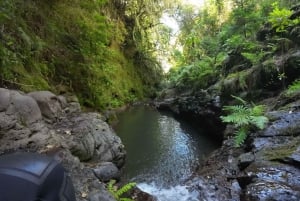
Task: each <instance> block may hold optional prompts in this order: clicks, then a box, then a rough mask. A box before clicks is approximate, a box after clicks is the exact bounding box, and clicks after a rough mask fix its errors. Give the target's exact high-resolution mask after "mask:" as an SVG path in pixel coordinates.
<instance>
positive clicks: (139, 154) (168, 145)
mask: <svg viewBox="0 0 300 201" xmlns="http://www.w3.org/2000/svg"><path fill="white" fill-rule="evenodd" d="M118 118H119V123H118V125H116V127H115V130H116V133H117V134H118V135H119V136H120V138H121V139H122V141H123V143H124V145H125V147H126V151H127V159H126V164H125V169H124V179H125V180H127V181H129V180H130V181H135V182H137V183H143V184H151V183H152V184H153V183H155V185H156V186H158V187H160V188H169V187H172V186H173V187H174V186H176V185H178V184H180V183H182V182H183V181H184V180H186V179H187V178H188V177H189V176H191V175H192V173H193V171H194V170H195V168H196V167H197V166H199V164H200V163H201V161H203V159H204V158H205V156H207V155H208V154H209V153H211V152H212V151H213V150H215V149H216V148H217V147H218V144H217V143H215V142H213V141H212V140H211V139H209V138H207V137H205V136H204V135H203V133H199V131H197V130H195V129H194V128H192V127H191V126H190V125H189V124H187V123H186V122H184V121H180V120H178V119H175V118H174V117H173V116H172V115H171V114H170V113H166V112H158V111H157V110H155V109H153V108H150V107H144V106H139V107H134V108H131V109H130V110H128V111H126V112H124V113H122V114H120V115H119V116H118Z"/></svg>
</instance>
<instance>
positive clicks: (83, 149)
mask: <svg viewBox="0 0 300 201" xmlns="http://www.w3.org/2000/svg"><path fill="white" fill-rule="evenodd" d="M80 111H81V110H80V105H79V103H78V99H77V98H76V97H75V96H74V95H68V96H56V95H54V94H53V93H51V92H49V91H38V92H32V93H29V94H27V95H26V94H24V93H22V92H19V91H15V90H9V89H3V88H0V140H1V143H0V154H3V153H6V152H12V151H16V150H18V151H31V152H39V153H45V154H47V155H51V156H53V157H55V158H57V159H58V160H60V161H61V163H62V164H63V165H64V166H65V167H66V169H67V170H68V171H69V174H70V175H71V177H72V179H73V183H74V186H75V190H76V200H77V201H86V200H87V199H90V200H91V201H92V200H94V201H97V200H107V201H115V199H114V198H113V197H112V196H111V195H110V194H109V192H107V190H106V189H105V188H104V185H103V184H102V183H100V182H99V180H98V178H97V177H96V176H95V174H94V173H93V171H92V169H91V168H90V167H91V166H89V167H88V166H87V165H86V164H84V163H82V162H81V161H85V162H88V161H89V160H91V159H92V160H93V162H92V164H93V165H95V164H96V166H97V164H98V163H100V162H113V163H114V164H115V165H116V166H118V167H121V166H122V165H123V163H124V160H125V159H124V158H125V151H124V145H123V144H122V142H121V140H120V138H119V137H118V136H116V135H115V134H114V132H113V130H112V129H111V128H110V126H109V125H108V124H107V123H106V122H104V121H103V119H104V118H103V117H102V116H101V115H100V114H98V113H81V112H80ZM114 167H115V166H114ZM115 168H116V167H115ZM115 168H112V167H107V169H106V171H107V172H109V171H114V170H115ZM117 169H118V168H117ZM113 178H115V176H113ZM94 184H95V185H94ZM99 185H100V186H99ZM100 187H101V190H100V191H99V188H100ZM102 195H103V196H104V195H105V196H104V197H103V196H102Z"/></svg>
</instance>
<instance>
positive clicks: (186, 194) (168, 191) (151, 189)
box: [137, 182, 199, 201]
mask: <svg viewBox="0 0 300 201" xmlns="http://www.w3.org/2000/svg"><path fill="white" fill-rule="evenodd" d="M137 187H138V188H139V189H141V190H142V191H144V192H146V193H149V194H151V195H153V196H155V197H156V198H157V199H158V201H174V199H175V200H178V201H198V200H199V199H198V196H199V194H198V192H196V191H190V190H189V189H188V187H187V186H181V185H177V186H173V187H170V188H159V187H158V186H157V185H156V184H155V183H154V182H152V183H150V184H147V183H139V184H137Z"/></svg>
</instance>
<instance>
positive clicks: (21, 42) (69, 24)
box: [0, 0, 170, 109]
mask: <svg viewBox="0 0 300 201" xmlns="http://www.w3.org/2000/svg"><path fill="white" fill-rule="evenodd" d="M167 2H168V1H161V2H160V6H159V7H157V5H156V3H157V2H156V1H155V0H147V1H138V0H134V1H130V2H129V1H123V0H113V1H106V0H96V1H94V0H87V1H80V0H74V1H69V0H62V1H57V0H56V1H44V0H42V1H40V0H28V1H22V0H3V1H1V2H0V39H1V40H0V82H1V83H0V84H1V86H2V87H3V86H4V87H5V86H6V87H10V88H17V89H21V90H24V91H27V92H28V91H32V90H52V91H54V92H56V93H65V92H72V93H75V94H76V95H77V96H78V97H79V99H80V101H81V103H83V104H84V105H86V106H91V107H95V108H98V109H104V108H112V107H116V106H120V105H122V104H125V103H128V102H132V101H135V100H137V99H141V98H143V97H146V96H151V95H152V94H153V93H154V91H155V87H157V85H158V83H159V81H160V80H161V75H162V71H161V68H160V66H159V63H158V62H157V61H156V58H155V54H154V53H153V51H154V46H155V45H154V39H155V35H153V34H152V35H150V33H151V30H152V29H153V27H155V26H152V25H155V24H157V23H158V22H159V18H160V16H161V13H162V10H164V9H166V8H167V7H168V6H170V4H169V3H167Z"/></svg>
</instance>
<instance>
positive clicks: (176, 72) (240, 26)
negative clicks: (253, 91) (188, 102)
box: [168, 0, 300, 97]
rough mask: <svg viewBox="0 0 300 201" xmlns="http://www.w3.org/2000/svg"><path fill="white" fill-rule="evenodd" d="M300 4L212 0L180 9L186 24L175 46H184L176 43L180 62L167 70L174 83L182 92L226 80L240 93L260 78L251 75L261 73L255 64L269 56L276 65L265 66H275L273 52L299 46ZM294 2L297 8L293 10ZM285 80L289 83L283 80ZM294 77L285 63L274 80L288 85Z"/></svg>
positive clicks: (269, 0)
mask: <svg viewBox="0 0 300 201" xmlns="http://www.w3.org/2000/svg"><path fill="white" fill-rule="evenodd" d="M296 3H297V1H293V0H291V1H283V0H278V1H276V0H263V1H261V0H251V1H250V0H242V1H241V0H222V1H215V0H208V1H206V5H205V6H204V7H203V8H202V9H200V10H199V11H197V10H195V9H194V8H192V7H183V8H181V9H180V10H179V11H177V12H176V14H177V13H180V15H176V14H175V17H177V18H178V19H179V20H178V21H179V22H180V27H181V29H180V30H181V32H180V35H179V39H178V41H177V44H176V45H177V47H178V46H179V47H181V48H182V51H180V48H177V50H175V51H174V52H173V64H174V66H175V67H174V68H172V69H171V71H170V72H169V74H168V78H169V85H170V86H171V87H176V88H177V89H181V90H183V91H184V90H186V89H207V88H208V87H210V86H212V85H213V84H215V83H216V82H218V81H220V80H223V82H226V83H225V84H227V83H228V82H230V84H231V85H232V84H233V83H234V85H235V87H236V88H239V90H240V91H239V92H241V91H245V90H247V89H249V88H247V87H249V85H251V84H253V83H255V81H256V79H257V78H258V77H257V78H256V79H253V77H252V78H251V79H250V78H249V75H250V74H252V75H253V73H254V72H257V71H254V70H253V68H252V67H255V66H258V65H261V64H262V63H263V62H264V61H266V60H268V59H269V61H271V62H272V65H269V66H268V67H267V68H268V69H265V70H266V71H272V66H273V67H274V68H277V67H278V66H276V62H278V61H275V60H274V59H273V56H278V55H279V54H284V53H286V51H287V50H290V49H292V48H295V47H296V46H298V45H299V41H298V42H296V43H294V42H291V41H293V40H295V38H297V37H299V36H297V33H298V32H296V27H297V26H298V27H299V22H300V21H299V15H297V14H293V12H294V11H295V10H297V8H298V7H297V6H295V5H296ZM293 6H295V7H294V11H292V10H290V8H291V7H293ZM293 28H295V29H293ZM297 30H298V29H297ZM292 32H293V33H294V35H293V36H292ZM297 40H298V39H297ZM175 49H176V48H175ZM250 69H252V70H250ZM260 69H262V68H260ZM250 71H251V72H250ZM267 73H268V72H267ZM258 74H260V73H258ZM269 75H270V73H269ZM294 75H295V74H294ZM248 78H249V79H248ZM249 80H252V81H249ZM285 80H286V81H287V83H283V82H284V81H285ZM293 80H295V77H291V79H288V78H287V73H286V72H285V69H283V68H282V69H278V70H277V73H274V75H272V81H273V82H277V83H283V84H279V86H284V85H285V86H284V87H286V85H287V84H290V83H291V82H292V81H293ZM262 82H264V83H261V85H260V87H261V86H262V85H268V82H271V79H269V80H264V81H262ZM221 85H222V84H221ZM273 85H274V84H273ZM256 88H258V87H257V86H256ZM261 88H262V87H261ZM277 88H278V86H277ZM224 90H226V89H224ZM231 92H232V91H231ZM230 95H231V94H228V97H230ZM234 95H238V93H234Z"/></svg>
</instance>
